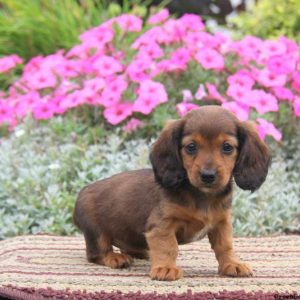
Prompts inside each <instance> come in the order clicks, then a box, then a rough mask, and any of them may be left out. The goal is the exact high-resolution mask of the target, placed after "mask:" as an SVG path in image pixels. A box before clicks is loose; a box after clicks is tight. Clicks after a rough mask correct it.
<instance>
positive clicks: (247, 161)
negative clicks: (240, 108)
mask: <svg viewBox="0 0 300 300" xmlns="http://www.w3.org/2000/svg"><path fill="white" fill-rule="evenodd" d="M237 129H238V140H239V155H238V158H237V161H236V164H235V167H234V170H233V176H234V179H235V182H236V183H237V185H238V186H239V187H240V188H242V189H244V190H251V191H252V192H253V191H255V190H256V189H258V188H259V187H260V186H261V185H262V183H263V182H264V181H265V179H266V177H267V174H268V168H269V165H270V162H271V156H270V151H269V148H268V146H267V145H266V144H265V143H264V141H262V140H261V139H260V137H259V135H258V133H257V130H256V128H255V125H254V124H252V123H251V122H239V123H238V128H237Z"/></svg>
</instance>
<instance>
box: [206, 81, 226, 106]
mask: <svg viewBox="0 0 300 300" xmlns="http://www.w3.org/2000/svg"><path fill="white" fill-rule="evenodd" d="M206 88H207V98H208V99H211V100H217V101H219V102H221V103H224V102H226V101H227V100H226V99H225V98H224V97H223V96H222V95H221V94H220V93H219V92H218V90H217V87H216V86H215V85H214V84H212V83H206Z"/></svg>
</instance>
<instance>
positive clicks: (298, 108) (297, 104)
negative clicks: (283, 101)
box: [293, 97, 300, 117]
mask: <svg viewBox="0 0 300 300" xmlns="http://www.w3.org/2000/svg"><path fill="white" fill-rule="evenodd" d="M293 107H294V115H295V116H297V117H300V97H296V98H295V101H294V103H293Z"/></svg>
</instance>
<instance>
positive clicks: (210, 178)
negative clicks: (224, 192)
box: [200, 169, 217, 184]
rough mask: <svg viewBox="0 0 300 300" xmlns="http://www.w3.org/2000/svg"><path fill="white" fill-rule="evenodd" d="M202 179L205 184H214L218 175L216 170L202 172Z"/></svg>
mask: <svg viewBox="0 0 300 300" xmlns="http://www.w3.org/2000/svg"><path fill="white" fill-rule="evenodd" d="M200 178H201V181H202V182H203V183H205V184H213V183H214V182H215V181H216V178H217V174H216V171H215V170H212V169H205V170H202V171H201V172H200Z"/></svg>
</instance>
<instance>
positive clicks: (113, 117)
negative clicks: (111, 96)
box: [103, 103, 133, 125]
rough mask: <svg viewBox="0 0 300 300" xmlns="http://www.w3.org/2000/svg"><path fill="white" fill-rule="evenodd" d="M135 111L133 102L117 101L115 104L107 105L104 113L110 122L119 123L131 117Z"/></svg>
mask: <svg viewBox="0 0 300 300" xmlns="http://www.w3.org/2000/svg"><path fill="white" fill-rule="evenodd" d="M132 112H133V105H132V103H116V104H115V105H113V106H110V107H106V108H105V109H104V112H103V115H104V117H105V119H106V120H107V121H108V123H110V124H112V125H117V124H119V123H121V122H122V121H124V120H125V119H126V118H127V117H129V116H130V115H131V114H132Z"/></svg>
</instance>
